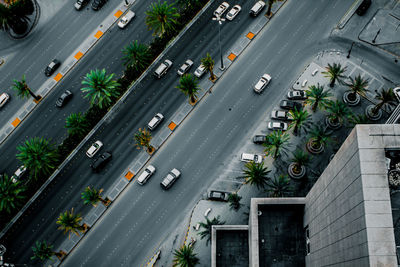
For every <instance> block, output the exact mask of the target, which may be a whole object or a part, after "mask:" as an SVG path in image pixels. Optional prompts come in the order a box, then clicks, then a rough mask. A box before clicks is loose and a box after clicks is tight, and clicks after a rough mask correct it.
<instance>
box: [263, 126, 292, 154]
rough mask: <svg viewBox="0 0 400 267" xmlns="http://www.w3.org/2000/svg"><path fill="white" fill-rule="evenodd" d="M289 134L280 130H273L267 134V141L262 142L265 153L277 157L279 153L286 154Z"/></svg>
mask: <svg viewBox="0 0 400 267" xmlns="http://www.w3.org/2000/svg"><path fill="white" fill-rule="evenodd" d="M289 138H290V137H289V135H288V134H287V133H282V131H280V130H279V131H274V132H272V133H271V134H270V135H268V138H267V140H269V141H268V143H264V144H263V145H264V146H265V150H264V151H265V153H266V155H267V156H268V155H272V158H274V159H277V158H278V156H279V155H280V154H286V151H287V149H288V148H287V147H288V146H289Z"/></svg>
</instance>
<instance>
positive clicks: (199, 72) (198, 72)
mask: <svg viewBox="0 0 400 267" xmlns="http://www.w3.org/2000/svg"><path fill="white" fill-rule="evenodd" d="M204 73H206V67H204V66H203V64H200V66H198V67H197V69H196V70H195V71H194V76H196V77H197V78H201V76H203V74H204Z"/></svg>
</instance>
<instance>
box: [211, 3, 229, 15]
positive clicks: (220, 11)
mask: <svg viewBox="0 0 400 267" xmlns="http://www.w3.org/2000/svg"><path fill="white" fill-rule="evenodd" d="M228 8H229V4H228V3H227V2H223V3H222V4H220V5H219V7H218V8H217V9H216V10H215V11H214V16H216V17H218V16H219V17H221V16H222V14H224V13H225V11H226V10H227V9H228Z"/></svg>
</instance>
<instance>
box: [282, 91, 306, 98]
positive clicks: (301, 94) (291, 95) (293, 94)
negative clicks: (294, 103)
mask: <svg viewBox="0 0 400 267" xmlns="http://www.w3.org/2000/svg"><path fill="white" fill-rule="evenodd" d="M287 98H288V99H291V100H304V99H307V94H306V92H305V91H298V90H296V91H290V92H288V93H287Z"/></svg>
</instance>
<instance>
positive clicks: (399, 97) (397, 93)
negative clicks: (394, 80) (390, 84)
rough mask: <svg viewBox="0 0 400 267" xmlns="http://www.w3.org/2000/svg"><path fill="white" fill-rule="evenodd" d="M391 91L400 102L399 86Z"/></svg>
mask: <svg viewBox="0 0 400 267" xmlns="http://www.w3.org/2000/svg"><path fill="white" fill-rule="evenodd" d="M393 93H394V95H395V96H396V97H397V100H398V101H399V102H400V87H396V88H394V89H393Z"/></svg>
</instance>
